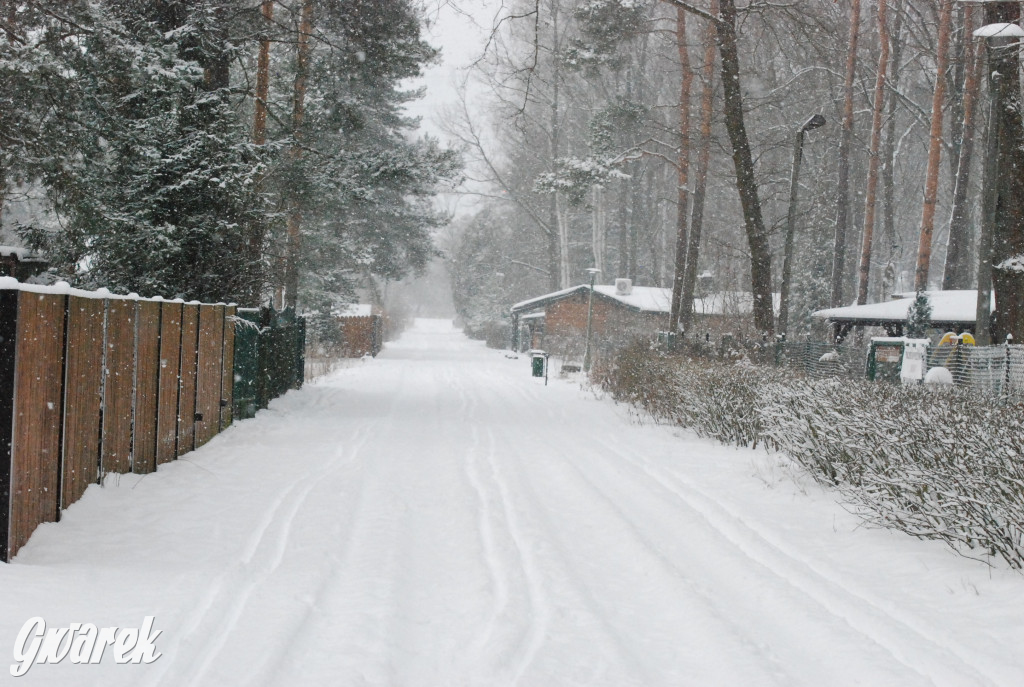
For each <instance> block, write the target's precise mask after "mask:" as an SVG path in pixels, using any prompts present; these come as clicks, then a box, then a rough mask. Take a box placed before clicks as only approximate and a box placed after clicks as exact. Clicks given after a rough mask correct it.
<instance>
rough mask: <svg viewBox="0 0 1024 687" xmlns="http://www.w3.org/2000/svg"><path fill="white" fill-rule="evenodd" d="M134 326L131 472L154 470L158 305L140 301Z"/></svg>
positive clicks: (158, 330) (158, 358)
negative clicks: (133, 406)
mask: <svg viewBox="0 0 1024 687" xmlns="http://www.w3.org/2000/svg"><path fill="white" fill-rule="evenodd" d="M136 318H137V319H136V324H135V332H136V334H135V412H134V415H133V420H132V472H135V473H138V474H145V473H149V472H153V471H154V470H156V406H157V398H158V382H159V373H160V303H159V302H157V301H139V302H138V310H137V311H136Z"/></svg>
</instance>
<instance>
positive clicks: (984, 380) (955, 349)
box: [928, 345, 1024, 396]
mask: <svg viewBox="0 0 1024 687" xmlns="http://www.w3.org/2000/svg"><path fill="white" fill-rule="evenodd" d="M936 367H944V368H946V369H948V370H949V371H950V373H951V374H952V376H953V383H954V384H956V385H957V386H963V387H968V388H971V389H974V390H976V391H980V392H983V393H990V394H995V395H999V396H1024V346H1020V345H1015V346H1009V345H1002V346H1000V345H996V346H934V347H932V348H931V349H930V350H929V351H928V369H929V370H931V369H932V368H936Z"/></svg>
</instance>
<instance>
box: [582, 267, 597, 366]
mask: <svg viewBox="0 0 1024 687" xmlns="http://www.w3.org/2000/svg"><path fill="white" fill-rule="evenodd" d="M585 271H586V273H587V274H589V275H590V294H589V296H588V298H587V343H586V347H585V349H584V352H583V371H584V372H590V334H591V332H592V331H593V321H594V281H595V280H596V279H597V275H599V274H600V273H601V270H599V269H597V268H596V267H588V268H587V269H586V270H585Z"/></svg>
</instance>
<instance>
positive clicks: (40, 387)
mask: <svg viewBox="0 0 1024 687" xmlns="http://www.w3.org/2000/svg"><path fill="white" fill-rule="evenodd" d="M234 314H235V308H234V306H225V305H222V304H218V305H206V304H199V303H182V302H181V301H163V300H159V299H152V300H151V299H142V298H133V297H118V296H112V295H110V294H106V293H102V292H85V291H77V290H71V289H61V288H58V287H33V286H28V285H24V284H19V283H17V282H14V280H8V279H0V560H2V561H9V560H10V559H11V558H12V557H13V556H14V555H15V554H16V553H17V552H18V549H20V548H21V547H22V546H23V545H24V544H25V542H27V541H28V538H29V536H30V535H31V534H32V532H33V530H35V528H36V527H37V526H39V525H40V524H41V523H44V522H53V521H56V520H59V519H60V513H61V511H62V510H63V509H65V508H67V507H68V506H69V505H71V504H72V503H74V502H75V501H77V500H78V499H79V498H81V496H82V494H83V493H84V492H85V489H86V487H88V486H89V485H90V484H95V483H98V482H102V480H103V478H104V476H105V475H107V474H108V473H112V472H113V473H128V472H135V473H148V472H153V471H154V470H156V467H157V465H159V464H161V463H166V462H169V461H171V460H175V459H176V458H177V457H178V456H180V455H182V454H184V453H187V452H188V451H191V450H193V449H194V448H198V447H199V446H202V445H203V444H205V443H206V442H207V441H209V440H210V439H211V438H213V436H214V435H216V434H217V433H218V432H219V431H220V430H221V429H223V428H224V427H226V426H227V425H228V424H230V423H231V419H232V412H231V408H232V394H233V382H234V374H233V369H232V366H233V363H232V361H233V359H234V337H235V328H234V322H235V318H234Z"/></svg>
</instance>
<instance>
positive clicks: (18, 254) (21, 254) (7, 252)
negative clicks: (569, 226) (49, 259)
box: [0, 246, 45, 262]
mask: <svg viewBox="0 0 1024 687" xmlns="http://www.w3.org/2000/svg"><path fill="white" fill-rule="evenodd" d="M0 257H4V258H9V257H14V258H16V259H17V260H18V262H45V259H44V258H43V256H41V255H39V254H38V253H36V252H34V251H31V250H29V249H28V248H22V247H21V246H0Z"/></svg>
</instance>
